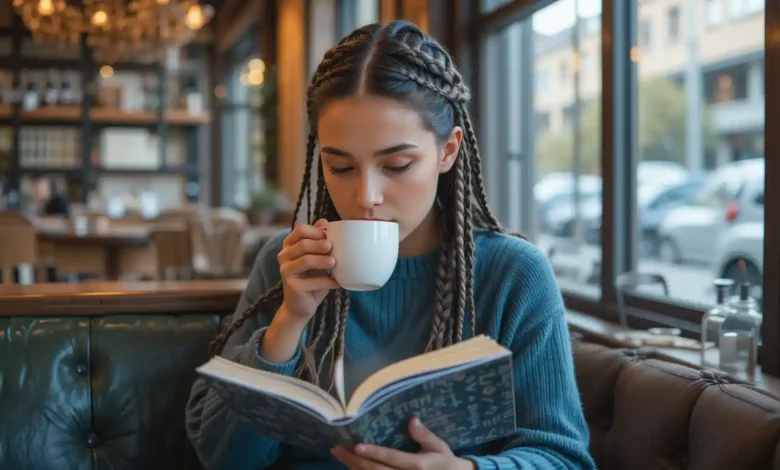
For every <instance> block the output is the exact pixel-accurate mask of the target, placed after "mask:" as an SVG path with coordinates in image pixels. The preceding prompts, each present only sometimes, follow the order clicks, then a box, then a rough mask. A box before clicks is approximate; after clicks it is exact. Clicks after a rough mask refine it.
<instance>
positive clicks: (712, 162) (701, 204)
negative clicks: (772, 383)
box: [466, 0, 780, 375]
mask: <svg viewBox="0 0 780 470" xmlns="http://www.w3.org/2000/svg"><path fill="white" fill-rule="evenodd" d="M466 3H467V4H473V2H466ZM736 3H739V4H740V5H742V6H741V7H739V9H738V10H739V11H738V12H737V11H736V10H735V8H736V7H734V5H735V4H736ZM727 5H728V7H729V8H730V10H725V8H726V6H727ZM745 5H747V6H745ZM498 7H500V8H501V14H500V15H499V14H496V11H495V10H496V8H498ZM720 8H723V10H721V9H720ZM727 11H728V14H726V12H727ZM470 21H472V20H470ZM472 25H476V26H475V27H474V28H471V29H469V30H470V31H474V32H475V33H476V34H477V35H478V37H474V38H471V43H472V44H479V45H480V48H481V49H477V50H472V51H471V53H470V54H469V55H468V57H466V60H468V61H469V63H470V64H474V65H475V66H476V67H475V69H476V70H477V71H478V73H477V74H476V75H475V76H473V77H472V80H473V81H475V82H476V83H474V85H475V86H474V88H475V90H476V97H477V103H476V107H477V109H476V111H477V114H478V118H477V126H478V131H479V134H480V139H481V146H482V151H483V154H484V158H483V160H484V165H485V167H484V172H485V180H486V190H487V192H488V197H489V199H490V202H491V205H492V206H493V207H494V208H495V209H496V211H497V213H498V214H499V217H500V218H501V220H502V221H503V222H504V223H505V225H507V226H508V227H510V228H512V229H520V230H521V231H523V232H525V233H526V234H527V235H528V236H529V238H531V239H532V240H533V241H534V242H535V243H536V244H537V245H538V246H539V247H540V248H542V249H543V250H544V251H545V252H546V253H547V255H548V257H549V258H550V261H551V263H552V265H553V267H554V269H555V271H556V274H557V276H558V280H559V284H560V285H561V288H562V290H563V292H564V296H565V298H566V300H567V304H568V305H569V306H570V307H571V308H572V309H575V310H581V311H584V312H585V313H591V314H593V315H598V316H601V317H603V318H606V319H609V320H612V321H618V319H619V318H620V317H621V315H620V314H621V313H622V314H625V317H624V318H626V320H627V322H628V325H629V326H630V327H634V328H647V327H650V326H670V325H671V326H675V327H679V328H681V329H682V331H683V334H684V335H687V336H690V337H698V334H699V328H700V321H701V317H702V314H703V313H704V312H705V311H706V309H708V308H710V307H711V306H712V304H713V303H714V301H715V295H714V289H713V281H714V280H715V279H717V278H723V277H726V278H731V279H733V280H735V281H737V282H738V283H742V282H748V283H750V284H751V285H752V286H753V289H752V290H751V292H752V294H753V296H754V297H755V299H756V300H757V301H758V305H760V306H761V309H762V314H763V317H764V323H763V335H764V336H763V339H762V345H761V352H760V356H761V359H760V360H761V362H762V367H764V371H765V372H768V373H770V374H774V375H780V344H779V343H780V318H778V313H779V311H780V294H778V292H777V289H767V290H766V291H764V290H763V289H762V287H761V286H764V285H770V286H777V285H780V210H778V208H777V205H778V204H780V194H778V193H780V181H773V179H774V178H777V175H778V174H780V168H778V167H779V166H780V160H779V158H780V156H775V158H771V154H772V153H773V152H774V153H775V154H777V153H779V152H780V138H778V137H773V134H772V133H765V131H764V129H765V128H769V127H774V125H776V123H779V122H780V97H778V96H776V94H777V92H775V91H774V90H773V89H772V86H771V85H766V86H765V84H771V83H774V82H776V79H777V78H778V76H780V62H778V57H777V56H778V55H780V48H778V47H777V46H774V47H772V48H766V49H765V41H766V38H769V37H775V36H777V35H778V34H780V5H777V4H775V2H770V1H766V2H764V1H749V2H748V1H743V2H725V1H723V2H709V1H707V0H692V1H688V0H666V1H664V2H656V1H653V2H650V1H639V0H558V1H550V0H539V1H538V2H533V1H529V0H510V1H498V0H495V1H494V0H482V1H481V2H480V8H479V9H478V10H477V16H476V17H475V19H474V20H473V23H472ZM765 25H772V27H773V28H774V29H775V31H765ZM766 27H769V26H766ZM773 79H775V80H774V81H773ZM540 82H543V83H540ZM765 154H767V155H769V158H766V159H765ZM767 181H769V182H770V184H766V182H767ZM772 183H773V184H772ZM774 241H776V243H775V242H774ZM637 273H644V274H651V275H652V276H642V277H646V278H648V279H662V280H663V281H664V283H665V285H666V286H668V292H665V291H664V289H663V284H659V285H633V283H632V282H628V281H630V280H632V279H633V280H636V276H635V275H636V274H637ZM618 294H621V295H618Z"/></svg>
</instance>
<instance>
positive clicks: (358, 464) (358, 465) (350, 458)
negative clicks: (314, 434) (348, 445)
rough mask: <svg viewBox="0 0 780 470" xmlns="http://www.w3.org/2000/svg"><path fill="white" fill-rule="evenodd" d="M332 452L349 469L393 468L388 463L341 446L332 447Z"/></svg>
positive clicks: (378, 469) (382, 469) (376, 469)
mask: <svg viewBox="0 0 780 470" xmlns="http://www.w3.org/2000/svg"><path fill="white" fill-rule="evenodd" d="M331 453H332V454H333V456H334V457H336V458H337V459H339V460H340V461H341V463H343V464H344V465H346V466H347V468H349V470H392V468H391V467H388V466H387V465H384V464H382V463H380V462H374V461H372V460H370V459H367V458H364V457H360V456H359V455H357V454H355V453H354V452H350V451H349V450H347V449H345V448H343V447H341V446H336V447H334V448H333V449H331Z"/></svg>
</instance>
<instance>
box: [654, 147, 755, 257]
mask: <svg viewBox="0 0 780 470" xmlns="http://www.w3.org/2000/svg"><path fill="white" fill-rule="evenodd" d="M763 180H764V159H763V158H760V159H750V160H742V161H738V162H733V163H729V164H727V165H723V166H721V167H719V168H718V169H717V170H715V171H714V172H712V174H711V175H710V176H709V177H708V178H707V181H706V182H705V183H704V185H703V186H702V187H701V189H700V190H699V193H698V194H696V196H694V197H693V199H692V200H691V202H690V203H688V204H684V205H682V206H679V207H676V208H674V209H672V210H670V211H669V212H668V213H667V214H666V216H665V217H664V218H663V220H662V221H661V224H660V226H659V228H658V237H659V238H660V248H659V257H660V258H661V259H662V260H664V261H667V262H669V263H680V262H683V261H688V262H697V263H706V264H709V263H710V262H711V261H712V256H713V251H714V249H715V245H716V243H717V240H718V235H719V234H720V233H721V231H722V230H723V228H724V227H725V226H726V225H727V224H733V223H736V222H750V221H759V220H760V221H763V220H764V210H763V203H761V204H760V205H759V204H756V201H755V198H756V191H758V190H759V189H758V188H760V192H761V193H762V194H763V187H762V186H761V185H762V184H763ZM762 197H763V196H762Z"/></svg>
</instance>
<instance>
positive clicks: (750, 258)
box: [635, 2, 764, 306]
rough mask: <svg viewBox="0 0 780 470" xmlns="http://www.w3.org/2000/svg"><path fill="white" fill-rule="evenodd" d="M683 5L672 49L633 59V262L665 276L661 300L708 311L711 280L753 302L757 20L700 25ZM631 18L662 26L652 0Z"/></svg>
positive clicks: (760, 23)
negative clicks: (735, 287)
mask: <svg viewBox="0 0 780 470" xmlns="http://www.w3.org/2000/svg"><path fill="white" fill-rule="evenodd" d="M734 3H740V4H745V5H747V4H748V2H734ZM691 5H693V4H692V3H691V2H680V11H681V15H682V16H681V18H683V21H682V22H681V26H680V28H679V31H680V36H681V38H682V40H681V41H680V42H679V43H677V44H675V45H670V46H669V47H666V48H664V49H661V50H653V51H648V52H647V53H643V51H642V50H641V49H640V51H639V55H638V58H639V60H638V63H637V73H636V81H637V87H636V88H637V93H638V113H637V117H636V127H637V134H638V142H637V155H636V159H637V161H638V166H637V169H636V183H637V184H636V187H635V188H636V202H637V207H636V215H637V218H638V221H637V222H638V224H637V225H638V227H637V229H638V231H639V243H640V245H639V247H638V250H637V255H638V260H637V263H638V269H639V270H640V271H642V272H649V273H656V274H660V275H662V276H663V277H664V278H665V279H666V281H667V283H668V285H669V296H670V299H668V300H669V301H674V302H678V301H679V302H682V303H686V304H695V305H701V306H710V305H712V303H713V302H714V300H715V297H714V294H713V290H712V282H713V279H714V278H717V277H729V278H732V279H734V280H735V281H738V282H741V281H743V280H747V281H749V282H751V283H752V284H754V285H756V286H757V288H756V289H754V291H755V293H756V295H759V296H760V288H758V286H761V285H762V276H761V265H762V260H763V238H764V237H763V235H764V228H763V226H764V207H763V203H759V202H758V199H757V198H758V196H759V195H763V192H764V90H763V79H762V77H761V74H762V65H761V64H762V61H763V53H764V17H763V15H755V16H752V17H750V18H744V19H742V20H741V21H740V22H739V24H728V22H726V23H724V24H722V25H721V27H719V28H707V18H706V16H705V13H704V11H703V10H701V9H699V8H691ZM636 14H637V16H638V17H639V18H640V21H641V20H642V19H648V20H651V21H658V22H663V21H667V17H666V16H665V15H659V14H658V11H657V8H656V7H654V5H653V4H652V3H651V2H649V3H640V4H639V5H638V8H637V10H636ZM748 23H749V24H748ZM670 28H671V25H670ZM740 260H742V261H744V264H741V263H740Z"/></svg>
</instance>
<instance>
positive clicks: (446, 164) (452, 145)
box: [439, 126, 463, 174]
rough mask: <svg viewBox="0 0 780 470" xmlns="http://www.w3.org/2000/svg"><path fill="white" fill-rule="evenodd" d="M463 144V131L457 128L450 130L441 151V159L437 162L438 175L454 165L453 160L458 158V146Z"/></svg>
mask: <svg viewBox="0 0 780 470" xmlns="http://www.w3.org/2000/svg"><path fill="white" fill-rule="evenodd" d="M462 143H463V129H461V128H460V127H458V126H455V127H453V128H452V131H451V132H450V135H449V137H447V141H446V142H444V145H443V146H442V149H441V159H440V160H439V173H440V174H444V173H447V172H448V171H450V169H452V166H453V165H455V159H456V158H458V152H459V151H460V146H461V144H462Z"/></svg>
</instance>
